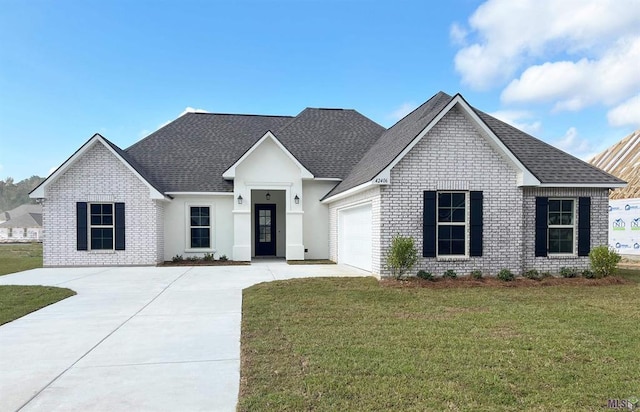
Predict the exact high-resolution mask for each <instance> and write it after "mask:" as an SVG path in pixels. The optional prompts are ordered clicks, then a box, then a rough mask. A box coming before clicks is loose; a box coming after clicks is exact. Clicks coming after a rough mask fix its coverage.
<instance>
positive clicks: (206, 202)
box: [31, 93, 625, 276]
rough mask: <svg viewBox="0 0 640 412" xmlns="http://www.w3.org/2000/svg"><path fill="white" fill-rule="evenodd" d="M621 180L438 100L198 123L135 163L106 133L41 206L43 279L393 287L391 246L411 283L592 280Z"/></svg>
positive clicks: (176, 125)
mask: <svg viewBox="0 0 640 412" xmlns="http://www.w3.org/2000/svg"><path fill="white" fill-rule="evenodd" d="M624 185H625V183H624V181H622V180H620V179H618V178H615V177H613V176H611V175H609V174H607V173H605V172H603V171H601V170H600V169H597V168H595V167H593V166H590V165H589V164H587V163H585V162H583V161H581V160H579V159H576V158H574V157H572V156H570V155H568V154H566V153H564V152H562V151H560V150H558V149H556V148H554V147H552V146H550V145H548V144H546V143H544V142H542V141H540V140H537V139H535V138H533V137H531V136H529V135H527V134H526V133H524V132H522V131H520V130H518V129H516V128H514V127H512V126H509V125H507V124H505V123H503V122H501V121H499V120H497V119H495V118H493V117H491V116H489V115H487V114H486V113H483V112H481V111H479V110H477V109H475V108H473V107H471V106H470V105H469V104H468V103H467V102H466V101H465V100H464V98H463V97H462V96H460V95H456V96H453V97H452V96H449V95H447V94H445V93H438V94H436V95H435V96H433V97H432V98H431V99H429V100H428V101H427V102H425V103H424V104H423V105H421V106H420V107H418V108H417V109H416V110H414V111H413V112H412V113H410V114H409V115H407V116H406V117H405V118H403V119H402V120H400V121H399V122H398V123H396V124H395V125H394V126H392V127H391V128H389V129H384V128H383V127H381V126H379V125H378V124H376V123H374V122H373V121H371V120H369V119H367V118H366V117H364V116H362V115H361V114H359V113H358V112H356V111H353V110H341V109H337V110H336V109H305V110H303V111H302V112H301V113H300V114H298V115H297V116H295V117H289V116H254V115H229V114H205V113H189V114H185V115H183V116H181V117H180V118H178V119H176V120H174V121H173V122H171V123H169V124H168V125H166V126H164V127H162V128H161V129H159V130H158V131H156V132H154V133H152V134H151V135H149V136H148V137H146V138H144V139H143V140H141V141H139V142H138V143H136V144H134V145H133V146H131V147H129V148H128V149H126V150H122V149H120V148H118V147H117V146H116V145H114V144H113V143H111V142H109V141H108V140H107V139H105V138H104V137H102V136H100V135H98V134H96V135H94V136H93V137H92V138H91V139H89V141H88V142H86V143H85V144H84V145H83V146H82V147H81V148H80V149H78V151H77V152H76V153H74V154H73V155H72V156H71V157H70V158H69V159H68V160H67V161H66V162H65V163H64V164H63V165H62V166H60V168H58V170H56V171H55V172H54V173H53V174H52V175H51V176H50V177H49V178H48V179H47V180H46V181H45V182H43V183H42V184H41V185H40V186H39V187H37V188H36V189H35V190H34V191H33V192H32V193H31V197H33V198H39V199H41V201H42V202H43V204H44V217H45V219H44V221H45V234H44V236H45V239H44V264H45V266H58V265H150V264H156V263H159V262H162V261H164V260H170V259H171V258H172V257H173V256H175V255H183V256H185V257H186V256H189V255H203V254H204V253H215V256H216V258H218V257H219V256H221V255H227V256H228V257H230V258H231V259H233V260H240V261H249V260H251V259H252V258H254V257H260V256H277V257H284V258H286V259H288V260H302V259H327V258H329V259H331V260H334V261H337V262H339V263H345V264H348V265H353V266H356V267H359V268H362V269H364V270H367V271H371V272H372V273H374V274H376V275H382V276H385V275H387V274H388V273H389V271H388V269H387V268H386V267H385V258H384V255H385V253H386V251H387V249H388V247H389V245H390V243H391V239H392V238H393V236H394V235H397V234H399V235H404V236H411V237H413V238H414V239H415V242H416V246H417V248H418V249H419V250H420V256H421V258H420V259H419V262H418V265H417V267H416V269H415V270H418V269H425V270H428V271H430V272H433V273H436V274H441V273H442V272H444V271H445V270H447V269H453V270H455V271H456V272H457V273H459V274H464V273H468V272H470V271H471V270H474V269H480V270H482V271H484V272H485V273H492V274H495V273H497V272H498V271H499V270H500V269H502V268H507V269H510V270H512V271H514V272H516V273H520V272H522V271H524V270H528V269H538V270H545V271H558V270H559V269H560V267H563V266H572V267H578V268H584V267H586V266H587V265H588V257H587V254H588V252H589V250H590V249H591V248H592V247H594V246H596V245H600V244H606V242H607V207H608V194H609V189H610V188H619V187H623V186H624Z"/></svg>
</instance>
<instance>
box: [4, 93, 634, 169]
mask: <svg viewBox="0 0 640 412" xmlns="http://www.w3.org/2000/svg"><path fill="white" fill-rule="evenodd" d="M607 120H608V121H609V124H610V125H612V126H625V125H633V126H636V127H640V94H638V95H636V96H634V97H632V98H630V99H628V100H626V101H625V102H623V103H622V104H620V105H618V106H616V107H614V108H613V109H611V110H609V112H608V113H607ZM0 170H1V169H0Z"/></svg>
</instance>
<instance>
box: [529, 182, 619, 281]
mask: <svg viewBox="0 0 640 412" xmlns="http://www.w3.org/2000/svg"><path fill="white" fill-rule="evenodd" d="M538 196H544V197H558V198H575V199H576V211H575V218H576V226H575V227H576V228H577V227H578V224H579V217H578V211H577V203H578V202H577V199H578V197H591V213H590V215H591V216H590V217H591V248H594V247H596V246H600V245H608V244H609V232H608V231H609V220H608V219H609V189H596V188H593V189H590V188H584V189H578V188H576V189H572V188H525V189H524V221H525V227H526V228H527V232H526V235H525V236H524V257H523V259H524V261H523V270H529V269H537V270H539V271H543V272H551V273H557V272H559V271H560V268H562V267H563V266H565V267H575V268H578V269H580V270H582V269H588V268H589V257H588V256H570V257H536V256H535V223H536V222H535V221H536V197H538ZM575 235H576V239H577V234H575Z"/></svg>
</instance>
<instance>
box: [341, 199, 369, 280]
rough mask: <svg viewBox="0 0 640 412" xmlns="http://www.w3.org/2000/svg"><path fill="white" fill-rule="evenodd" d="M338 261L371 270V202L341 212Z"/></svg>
mask: <svg viewBox="0 0 640 412" xmlns="http://www.w3.org/2000/svg"><path fill="white" fill-rule="evenodd" d="M338 262H339V263H344V264H347V265H351V266H355V267H357V268H360V269H364V270H367V271H369V272H370V271H371V204H367V205H363V206H358V207H353V208H349V209H344V210H341V211H340V212H339V219H338Z"/></svg>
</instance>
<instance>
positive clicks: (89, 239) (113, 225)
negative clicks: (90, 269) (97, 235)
mask: <svg viewBox="0 0 640 412" xmlns="http://www.w3.org/2000/svg"><path fill="white" fill-rule="evenodd" d="M92 205H111V225H92V224H91V206H92ZM94 228H95V229H111V239H112V241H111V249H93V248H92V247H91V244H92V243H93V238H92V237H91V229H94ZM115 250H116V204H115V203H114V202H87V251H93V253H111V252H114V251H115Z"/></svg>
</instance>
